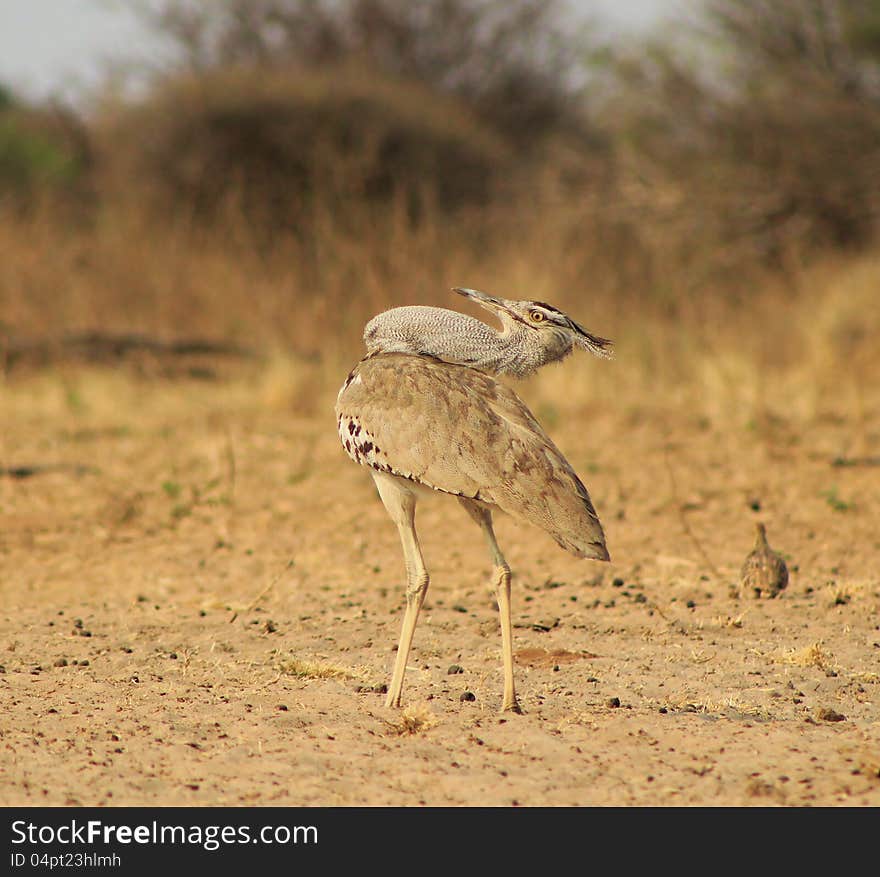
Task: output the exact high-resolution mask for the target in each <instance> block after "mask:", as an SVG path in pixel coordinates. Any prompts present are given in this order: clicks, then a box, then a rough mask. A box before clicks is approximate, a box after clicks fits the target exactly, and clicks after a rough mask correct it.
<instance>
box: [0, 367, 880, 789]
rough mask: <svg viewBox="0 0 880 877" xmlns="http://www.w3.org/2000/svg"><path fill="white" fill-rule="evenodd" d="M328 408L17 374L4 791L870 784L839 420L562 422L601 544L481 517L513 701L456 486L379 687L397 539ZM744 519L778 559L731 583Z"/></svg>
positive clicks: (866, 704)
mask: <svg viewBox="0 0 880 877" xmlns="http://www.w3.org/2000/svg"><path fill="white" fill-rule="evenodd" d="M567 367H568V366H566V368H567ZM340 377H341V376H340ZM288 401H289V400H288ZM294 401H295V400H294ZM326 403H327V405H326V406H324V404H323V400H322V404H321V405H318V406H316V407H314V409H313V410H307V411H306V412H305V413H303V411H302V410H301V406H300V410H299V411H297V410H291V407H294V408H295V406H291V405H288V404H286V403H285V402H284V401H283V400H282V402H278V400H275V401H274V402H273V403H272V404H267V401H266V398H265V396H262V397H261V396H259V394H250V393H249V391H248V390H247V389H246V387H245V388H244V389H242V388H241V387H239V388H238V389H228V390H225V389H223V388H219V387H218V386H217V385H215V384H208V383H194V382H167V381H163V382H151V381H142V380H137V379H134V378H131V377H130V376H128V377H127V376H125V375H120V374H115V375H114V374H106V373H94V374H92V373H86V374H79V373H68V372H60V373H46V374H43V375H38V376H35V377H30V378H25V379H20V380H18V379H17V380H16V381H15V382H11V381H10V382H9V383H8V384H7V385H6V386H5V387H4V394H3V403H2V404H3V409H2V412H0V413H2V438H0V441H2V444H0V464H2V465H3V466H4V467H6V474H5V476H4V477H0V576H2V581H0V589H2V609H0V665H2V670H0V704H2V720H0V804H2V805H7V806H8V805H71V806H74V805H132V804H137V805H148V806H149V805H218V804H223V805H270V804H271V805H419V804H427V805H502V806H509V805H524V806H531V805H768V804H770V805H802V804H812V805H874V806H876V805H880V704H878V694H880V685H878V679H880V677H878V671H880V612H878V610H880V533H878V529H877V526H876V524H877V512H876V510H877V508H878V503H880V469H878V468H876V467H872V466H870V465H853V466H834V465H833V461H834V460H835V458H836V457H838V456H840V455H841V454H844V455H845V454H846V453H847V449H848V448H849V445H850V439H851V432H850V427H849V425H848V424H847V422H846V420H845V419H842V418H835V417H828V418H824V419H822V418H819V419H817V420H816V421H815V422H814V423H812V424H811V425H810V427H809V429H796V428H794V427H793V426H790V425H788V424H786V422H785V421H782V420H775V421H771V422H768V423H766V424H759V425H758V426H757V427H754V426H753V427H752V428H746V427H745V426H743V427H740V428H738V429H735V430H731V429H721V428H717V427H713V426H711V425H709V424H707V422H706V421H701V420H699V419H698V418H694V419H693V421H692V422H691V421H688V420H687V419H685V418H682V416H681V415H680V414H679V413H677V412H674V411H668V412H665V413H664V412H663V411H658V410H652V409H649V408H644V409H639V408H637V407H632V406H630V407H629V408H628V409H627V410H626V411H625V412H623V411H616V412H615V411H609V410H599V409H598V408H589V407H588V406H583V405H582V406H580V407H577V408H575V409H574V410H572V411H570V412H566V416H565V417H562V418H558V419H557V420H558V422H557V423H555V424H554V425H552V426H551V427H550V432H551V434H553V436H554V438H556V439H557V442H558V444H559V445H560V446H561V448H562V449H563V450H564V452H565V453H566V455H567V456H568V457H569V459H570V460H571V462H572V463H573V464H574V465H575V467H576V468H577V469H578V470H579V472H580V473H581V474H582V476H583V478H584V480H585V482H586V483H587V485H588V487H589V489H590V491H591V494H592V496H593V499H594V502H595V504H596V507H597V509H598V510H599V513H600V516H601V518H602V520H603V523H604V524H605V527H606V531H607V535H608V545H609V548H610V551H611V554H612V558H613V561H614V562H613V563H612V564H610V565H609V564H599V563H595V562H590V561H580V560H577V559H576V558H574V557H571V556H569V555H567V554H566V553H565V552H563V551H562V550H561V549H559V548H558V547H557V546H556V544H555V543H554V542H553V541H552V540H551V539H550V538H549V537H547V536H546V535H545V534H543V533H542V532H540V531H538V530H536V529H534V528H532V527H530V526H528V525H524V524H520V523H518V522H517V521H514V520H512V519H508V518H501V519H500V520H499V522H498V527H497V529H498V535H499V540H500V542H501V544H502V546H503V547H504V549H505V551H506V554H507V557H508V560H509V562H510V564H511V566H512V567H513V570H514V595H513V614H514V623H515V625H516V627H515V631H514V633H515V651H516V655H517V657H516V661H517V683H518V688H519V694H520V699H521V702H522V705H523V707H524V709H525V714H524V715H521V716H515V715H501V714H499V712H498V709H499V706H500V701H501V659H500V635H499V632H498V623H497V612H496V610H495V606H494V602H493V600H492V596H491V593H490V590H489V573H490V565H489V558H488V556H487V555H486V552H485V548H484V545H483V543H482V538H481V535H480V533H479V532H478V530H477V529H476V528H475V527H474V526H473V524H472V523H471V522H470V521H469V519H468V518H467V517H466V515H465V513H464V511H463V510H462V509H461V508H460V507H459V506H458V505H457V504H456V503H454V502H451V501H447V500H437V501H433V502H428V503H423V504H422V505H420V510H419V524H420V532H421V535H422V541H423V545H424V548H425V552H426V556H427V559H428V562H429V565H430V567H431V572H432V583H431V589H430V592H429V594H428V600H427V604H426V608H425V611H424V613H423V615H422V618H421V620H420V623H419V627H418V629H417V631H416V637H415V644H414V648H413V652H412V654H411V661H410V668H409V671H408V675H407V679H406V684H405V687H404V704H405V708H404V710H403V711H386V710H385V709H384V707H383V695H382V693H381V687H382V685H383V684H384V683H386V682H387V681H388V675H389V671H390V668H391V665H392V661H393V657H394V648H395V646H396V642H397V637H398V633H399V626H400V621H401V617H402V606H403V577H402V573H403V565H402V557H401V553H400V548H399V545H398V541H397V533H396V530H395V529H394V527H393V525H392V524H391V522H390V520H389V519H388V518H387V516H386V514H385V512H384V510H383V508H382V506H381V504H380V502H379V500H378V497H377V496H376V494H375V491H374V489H373V487H372V483H371V481H370V479H369V477H368V476H367V474H366V472H365V471H363V470H360V469H359V467H357V466H355V465H354V464H353V463H351V462H349V461H348V459H347V458H346V457H345V456H344V454H343V453H342V451H341V449H340V448H339V447H338V446H337V440H336V437H335V424H334V421H333V415H332V396H328V398H327V399H326ZM870 426H871V428H873V429H874V430H875V431H876V430H877V423H876V422H874V423H872V424H870ZM871 436H873V438H874V439H875V440H876V432H875V433H874V434H870V433H869V437H871ZM41 466H46V467H48V468H46V469H44V470H39V471H36V472H30V471H28V469H27V467H41ZM22 467H24V468H22ZM758 519H760V520H764V521H766V523H767V527H768V532H769V536H770V541H771V544H773V545H774V547H776V548H778V549H779V550H780V551H781V552H783V554H784V555H785V556H786V557H787V558H788V561H789V564H790V566H791V567H792V576H791V582H790V585H789V587H788V589H787V590H786V591H785V592H784V593H783V595H782V596H781V597H780V598H778V599H775V600H754V599H745V598H741V597H738V596H737V595H736V594H735V593H733V592H732V590H731V585H732V584H733V583H735V582H736V580H737V576H738V570H739V567H740V564H741V563H742V560H743V558H744V557H745V555H746V554H747V553H748V551H749V550H750V548H751V545H752V541H753V528H754V522H755V520H758ZM466 692H470V693H471V694H472V695H473V697H474V699H462V695H463V694H465V693H466Z"/></svg>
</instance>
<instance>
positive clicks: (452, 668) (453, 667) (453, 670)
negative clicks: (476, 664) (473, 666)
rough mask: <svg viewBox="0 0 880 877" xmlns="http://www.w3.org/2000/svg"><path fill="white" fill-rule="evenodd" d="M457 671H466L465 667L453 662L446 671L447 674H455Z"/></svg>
mask: <svg viewBox="0 0 880 877" xmlns="http://www.w3.org/2000/svg"><path fill="white" fill-rule="evenodd" d="M456 673H464V668H463V667H459V666H458V664H452V665H451V666H450V668H449V669H448V670H447V671H446V675H447V676H455V674H456Z"/></svg>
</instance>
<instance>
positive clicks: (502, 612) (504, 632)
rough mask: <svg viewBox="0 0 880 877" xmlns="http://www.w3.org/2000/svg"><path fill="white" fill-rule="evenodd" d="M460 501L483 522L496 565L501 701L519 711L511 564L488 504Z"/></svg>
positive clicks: (504, 706)
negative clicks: (504, 553) (511, 618)
mask: <svg viewBox="0 0 880 877" xmlns="http://www.w3.org/2000/svg"><path fill="white" fill-rule="evenodd" d="M460 502H461V504H462V505H463V506H464V507H465V508H466V509H467V511H468V514H470V516H471V517H472V518H473V519H474V520H475V521H476V522H477V523H478V524H479V525H480V527H481V529H482V530H483V534H484V535H485V537H486V542H487V543H488V544H489V552H490V553H491V555H492V563H493V564H494V565H495V572H494V576H493V581H494V584H495V598H496V600H497V601H498V614H499V616H500V620H501V660H502V663H503V665H504V698H503V700H502V701H501V710H502V712H506V711H508V710H509V711H511V712H515V713H520V712H522V710H521V709H520V706H519V703H518V701H517V699H516V688H515V685H514V681H513V625H512V623H511V620H510V567H509V566H508V565H507V561H506V560H505V559H504V555H503V554H502V553H501V549H500V548H499V547H498V541H497V540H496V539H495V531H494V529H493V528H492V512H490V511H489V509H487V508H485V506H481V505H479V504H478V503H475V502H471V501H469V500H466V499H462V498H460Z"/></svg>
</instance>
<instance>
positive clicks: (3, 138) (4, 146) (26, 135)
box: [0, 114, 78, 192]
mask: <svg viewBox="0 0 880 877" xmlns="http://www.w3.org/2000/svg"><path fill="white" fill-rule="evenodd" d="M77 171H78V166H77V162H76V160H75V159H74V158H73V157H72V156H70V155H69V154H68V153H66V152H65V151H64V149H63V148H61V147H59V146H57V145H56V144H55V143H53V142H52V141H51V140H50V139H49V138H48V137H46V136H44V135H41V134H39V133H35V132H30V131H27V130H26V129H25V128H23V127H22V126H21V124H20V123H19V122H18V121H17V120H16V119H15V117H14V116H11V115H6V114H2V115H0V192H2V191H3V190H4V189H13V190H19V191H22V190H30V189H33V188H34V187H36V186H41V185H50V186H52V185H59V184H63V183H67V182H70V181H71V180H73V179H74V178H75V177H76V174H77Z"/></svg>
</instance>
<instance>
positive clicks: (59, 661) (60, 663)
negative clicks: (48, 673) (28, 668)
mask: <svg viewBox="0 0 880 877" xmlns="http://www.w3.org/2000/svg"><path fill="white" fill-rule="evenodd" d="M52 666H53V667H66V666H67V658H56V659H55V662H54V663H53V664H52Z"/></svg>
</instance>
